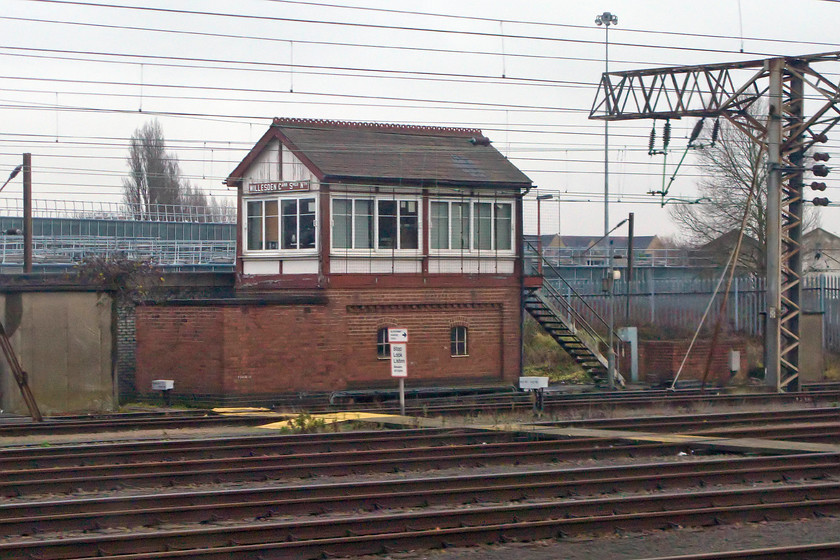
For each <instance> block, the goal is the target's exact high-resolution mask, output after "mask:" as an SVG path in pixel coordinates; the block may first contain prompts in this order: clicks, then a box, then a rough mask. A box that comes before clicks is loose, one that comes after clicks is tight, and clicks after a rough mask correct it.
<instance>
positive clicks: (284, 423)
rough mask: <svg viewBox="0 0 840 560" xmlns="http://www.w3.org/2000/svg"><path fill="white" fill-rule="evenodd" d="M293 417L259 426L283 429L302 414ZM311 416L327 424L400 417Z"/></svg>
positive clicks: (333, 413) (358, 414) (336, 413)
mask: <svg viewBox="0 0 840 560" xmlns="http://www.w3.org/2000/svg"><path fill="white" fill-rule="evenodd" d="M293 416H294V417H293V418H290V419H288V420H283V421H281V422H272V423H271V424H264V425H262V426H257V427H258V428H264V429H266V430H282V429H283V428H291V427H293V426H294V425H295V424H294V423H295V420H296V419H297V418H298V416H300V415H293ZM310 418H313V419H316V420H322V421H323V422H324V423H325V424H335V423H338V422H354V421H376V422H381V421H383V420H387V419H388V418H399V417H398V416H397V417H395V416H391V415H389V414H375V413H370V412H330V413H328V414H312V415H311V416H310Z"/></svg>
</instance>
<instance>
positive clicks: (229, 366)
mask: <svg viewBox="0 0 840 560" xmlns="http://www.w3.org/2000/svg"><path fill="white" fill-rule="evenodd" d="M226 182H227V184H228V185H230V186H232V187H235V188H236V189H237V190H238V201H239V204H238V207H239V220H238V221H239V227H238V243H237V263H236V270H237V280H236V293H237V297H235V298H232V299H228V300H222V301H199V300H192V301H188V302H185V301H181V302H168V303H165V304H161V305H149V306H146V307H144V308H140V309H138V313H137V356H138V357H137V377H138V387H147V386H149V385H150V380H151V379H152V378H167V379H174V380H175V393H192V394H195V393H200V394H214V395H223V396H230V395H271V394H278V393H291V392H301V391H333V390H344V389H354V388H373V387H382V386H386V387H391V386H393V384H394V381H393V380H392V379H391V372H390V361H389V357H390V345H389V342H388V337H387V333H388V329H389V328H404V329H407V330H408V383H409V385H411V384H414V385H415V386H416V385H444V384H445V385H448V386H452V385H458V384H500V383H503V384H512V383H514V382H515V381H516V379H517V377H518V376H519V374H520V371H521V370H520V366H521V363H520V347H521V327H520V325H521V315H520V313H521V309H522V285H523V270H522V259H521V258H520V257H521V254H520V251H521V247H522V196H523V194H524V193H526V192H527V191H528V190H529V189H530V188H531V187H532V185H531V181H530V180H529V179H528V177H526V176H525V175H524V174H523V173H522V172H521V171H519V170H518V169H517V168H516V167H514V166H513V165H512V164H511V163H510V162H509V161H508V160H507V159H506V158H505V157H504V156H503V155H502V154H501V153H499V151H498V150H496V149H495V148H494V147H493V146H492V145H491V143H490V141H489V139H488V138H486V137H485V136H483V134H482V133H481V131H480V130H476V129H465V128H442V127H420V126H404V125H390V124H369V123H350V122H336V121H320V120H301V119H279V118H278V119H274V121H273V123H272V125H271V126H270V127H269V129H268V130H267V131H266V133H265V134H264V135H263V137H262V138H261V139H260V140H259V141H258V142H257V144H256V145H255V146H254V148H253V149H252V150H251V152H250V153H249V154H248V155H247V156H246V157H245V159H244V160H243V161H242V162H241V163H240V164H239V165H238V166H237V167H236V169H234V171H233V172H232V173H231V174H230V176H229V177H228V179H227V181H226Z"/></svg>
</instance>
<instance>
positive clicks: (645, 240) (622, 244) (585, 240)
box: [554, 235, 661, 249]
mask: <svg viewBox="0 0 840 560" xmlns="http://www.w3.org/2000/svg"><path fill="white" fill-rule="evenodd" d="M558 237H559V239H558V241H559V243H555V245H554V246H559V247H567V248H569V249H588V248H590V247H592V246H594V245H595V244H596V242H597V244H598V247H604V248H606V247H607V242H606V240H605V239H604V238H603V236H601V235H561V236H558ZM610 241H611V242H612V246H613V249H626V248H627V243H628V238H627V237H622V236H617V235H616V236H612V235H611V236H610ZM658 243H661V241H660V239H659V237H658V236H656V235H636V236H633V248H634V249H647V248H649V247H651V245H655V244H658Z"/></svg>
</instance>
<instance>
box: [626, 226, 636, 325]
mask: <svg viewBox="0 0 840 560" xmlns="http://www.w3.org/2000/svg"><path fill="white" fill-rule="evenodd" d="M633 221H634V215H633V212H630V216H628V218H627V278H625V279H624V281H625V282H626V283H627V308H626V309H625V311H624V321H625V322H626V323H627V325H628V326H629V325H630V281H631V280H633Z"/></svg>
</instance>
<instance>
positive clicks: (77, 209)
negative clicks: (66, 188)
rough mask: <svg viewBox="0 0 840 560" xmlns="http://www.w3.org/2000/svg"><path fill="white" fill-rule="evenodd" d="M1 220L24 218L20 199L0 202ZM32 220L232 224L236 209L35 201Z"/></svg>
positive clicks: (0, 200) (76, 201) (227, 206)
mask: <svg viewBox="0 0 840 560" xmlns="http://www.w3.org/2000/svg"><path fill="white" fill-rule="evenodd" d="M2 216H8V217H19V216H23V201H22V200H21V199H19V198H3V199H0V217H2ZM32 216H33V217H35V218H71V219H84V220H111V221H113V220H137V221H144V222H179V223H216V224H235V223H236V205H235V204H228V203H224V204H218V205H211V206H187V205H183V204H152V205H149V207H148V208H143V209H142V210H139V211H135V210H133V209H132V208H131V207H130V206H128V205H127V204H124V203H121V202H106V201H91V200H43V199H35V200H33V201H32Z"/></svg>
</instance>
